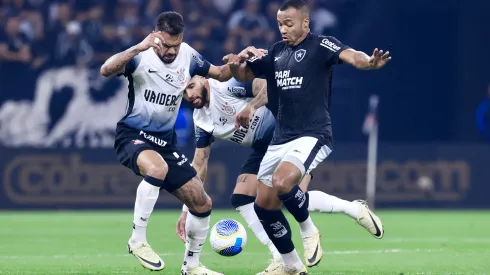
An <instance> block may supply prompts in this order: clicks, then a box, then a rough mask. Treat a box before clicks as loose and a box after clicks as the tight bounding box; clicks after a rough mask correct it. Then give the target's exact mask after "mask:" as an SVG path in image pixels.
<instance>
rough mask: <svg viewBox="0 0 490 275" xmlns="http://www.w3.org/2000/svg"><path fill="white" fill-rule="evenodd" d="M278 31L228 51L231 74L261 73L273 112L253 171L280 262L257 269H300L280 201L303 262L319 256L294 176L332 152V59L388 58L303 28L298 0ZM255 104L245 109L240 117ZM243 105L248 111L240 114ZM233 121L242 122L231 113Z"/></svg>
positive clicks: (364, 65)
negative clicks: (292, 222)
mask: <svg viewBox="0 0 490 275" xmlns="http://www.w3.org/2000/svg"><path fill="white" fill-rule="evenodd" d="M277 22H278V24H279V29H280V32H281V35H282V41H279V42H277V43H275V44H273V45H272V46H270V47H269V48H268V50H267V51H266V52H265V53H264V52H263V51H259V50H257V49H255V48H253V47H248V48H247V49H245V50H244V51H242V52H241V53H240V54H238V55H236V56H233V58H232V59H231V61H230V62H229V63H228V64H229V65H230V68H231V71H232V74H233V76H234V77H235V78H236V79H237V80H238V81H243V82H244V81H248V80H251V79H253V78H255V77H259V76H261V77H265V78H266V79H267V90H268V97H269V100H268V102H269V103H268V107H269V108H270V109H271V111H272V112H273V114H274V115H275V117H276V121H277V122H276V127H275V132H274V138H273V140H272V142H271V145H270V146H269V148H268V150H267V153H266V155H265V156H264V158H263V160H262V163H261V165H260V170H259V172H258V175H257V177H258V179H259V180H260V181H261V182H262V183H263V184H259V188H258V194H257V199H256V201H255V211H256V213H257V216H258V217H259V219H260V221H261V223H262V224H263V226H264V229H265V230H266V232H267V234H268V235H269V238H270V239H271V240H272V242H273V243H274V245H275V246H276V248H277V249H278V250H279V252H280V253H281V254H282V258H283V260H284V266H283V268H282V269H276V270H273V271H270V272H267V270H266V272H265V273H264V274H277V275H279V274H286V275H305V274H307V271H306V267H305V266H304V265H303V263H302V261H301V259H300V258H299V256H298V253H297V252H296V250H295V249H294V245H293V242H292V240H291V228H290V226H289V224H288V222H287V220H286V218H285V216H284V214H283V213H282V211H281V204H284V206H285V207H286V208H287V209H288V211H289V212H290V213H291V214H292V215H293V216H294V217H295V219H296V220H297V221H298V222H299V224H300V229H301V230H300V231H301V235H302V237H303V245H304V249H305V255H304V256H305V261H306V265H308V266H314V265H316V264H318V262H319V261H320V259H321V258H322V255H323V253H322V249H321V246H320V233H319V232H318V229H317V228H316V227H315V225H314V224H313V222H312V221H311V218H310V217H309V214H308V210H307V208H308V195H307V194H305V193H304V192H303V191H302V190H301V189H300V188H299V187H298V185H297V184H298V183H299V182H300V180H301V179H302V177H303V176H304V175H305V174H309V173H310V172H311V171H312V170H313V169H314V168H315V167H316V166H317V165H318V164H319V163H321V162H322V161H323V160H324V159H325V158H326V157H327V156H328V155H329V154H330V153H331V152H332V127H331V120H330V114H329V106H330V103H331V81H332V70H333V66H334V65H336V64H340V63H347V64H350V65H352V66H354V67H356V68H358V69H362V70H371V69H380V68H382V67H383V66H384V65H385V64H386V63H387V62H388V61H390V60H391V57H390V54H389V52H386V53H383V51H382V50H378V49H375V50H374V52H373V55H372V56H368V55H366V54H365V53H363V52H360V51H356V50H353V49H352V48H350V47H348V46H346V45H344V44H342V43H341V42H340V41H338V40H337V39H336V38H334V37H331V36H322V35H316V34H312V33H310V29H309V10H308V6H307V4H306V3H305V2H304V1H302V0H289V1H286V2H285V3H284V4H283V5H282V6H281V8H280V9H279V11H278V13H277ZM253 111H254V110H252V109H251V108H249V109H248V110H245V111H244V113H243V116H245V117H248V116H247V115H248V114H250V113H252V112H253ZM247 112H248V114H247ZM237 120H239V121H243V120H241V119H240V118H237ZM368 216H369V219H370V221H365V222H370V223H372V228H373V230H374V234H373V235H374V236H375V237H377V238H382V236H383V227H382V224H381V221H380V220H379V218H377V217H376V216H375V215H374V214H373V213H372V212H370V211H369V215H368Z"/></svg>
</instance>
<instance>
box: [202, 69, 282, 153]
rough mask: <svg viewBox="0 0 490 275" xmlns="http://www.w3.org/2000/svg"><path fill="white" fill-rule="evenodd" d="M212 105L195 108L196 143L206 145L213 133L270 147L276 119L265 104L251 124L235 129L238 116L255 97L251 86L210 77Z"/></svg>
mask: <svg viewBox="0 0 490 275" xmlns="http://www.w3.org/2000/svg"><path fill="white" fill-rule="evenodd" d="M208 82H209V87H210V91H209V93H210V94H209V105H208V106H204V107H203V108H201V109H195V110H194V124H195V126H196V143H197V147H198V148H202V147H206V146H208V145H209V144H211V142H212V137H216V138H219V139H224V140H229V141H232V142H235V143H237V144H240V145H242V146H246V147H254V148H259V147H260V148H264V149H265V148H267V146H268V145H269V143H270V141H271V140H272V135H273V133H274V125H275V119H274V117H273V115H272V113H271V112H270V111H269V109H267V108H266V107H265V106H263V107H260V108H259V109H257V110H256V111H255V113H254V116H253V118H252V121H251V122H250V125H249V126H248V127H241V129H240V130H238V131H235V118H236V115H237V114H238V113H240V111H242V110H243V109H244V108H245V107H246V106H247V104H248V103H249V102H250V101H251V100H252V96H253V93H252V87H251V85H247V84H245V83H240V82H237V81H236V80H235V79H231V80H229V81H227V82H219V81H217V80H214V79H208Z"/></svg>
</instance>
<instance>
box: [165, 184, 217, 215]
mask: <svg viewBox="0 0 490 275" xmlns="http://www.w3.org/2000/svg"><path fill="white" fill-rule="evenodd" d="M172 194H174V195H175V196H176V197H177V198H179V199H180V201H182V202H183V203H185V205H187V207H189V210H190V211H192V212H194V213H206V212H209V211H211V209H212V208H213V202H212V201H211V198H210V197H209V196H208V194H207V193H206V191H204V188H203V186H202V183H201V181H200V180H199V179H198V178H197V177H194V178H193V179H191V180H190V181H189V182H187V183H186V184H184V185H183V186H182V187H180V188H179V189H177V190H175V191H174V192H173V193H172Z"/></svg>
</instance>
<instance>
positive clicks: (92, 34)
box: [0, 0, 345, 86]
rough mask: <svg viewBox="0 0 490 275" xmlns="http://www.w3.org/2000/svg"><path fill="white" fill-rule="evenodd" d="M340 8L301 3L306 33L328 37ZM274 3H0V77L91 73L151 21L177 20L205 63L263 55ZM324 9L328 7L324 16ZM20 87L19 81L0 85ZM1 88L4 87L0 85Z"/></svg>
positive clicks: (333, 0) (270, 37)
mask: <svg viewBox="0 0 490 275" xmlns="http://www.w3.org/2000/svg"><path fill="white" fill-rule="evenodd" d="M343 1H345V0H329V1H321V0H309V4H310V5H311V6H312V8H313V10H314V12H313V13H312V16H311V17H312V25H311V26H312V29H313V30H314V31H315V32H326V31H329V32H331V31H333V30H334V29H335V28H336V25H337V18H336V16H335V14H334V12H332V11H331V10H332V9H335V6H336V5H338V4H339V3H340V2H343ZM280 3H281V2H280V1H279V0H278V1H275V0H269V1H266V0H263V1H260V0H242V1H240V0H103V1H101V0H0V70H1V75H2V80H3V79H4V78H5V76H6V75H8V74H24V75H25V76H26V77H28V75H30V76H34V77H35V73H36V72H38V71H40V70H42V69H46V68H51V67H61V66H73V65H76V66H85V67H91V66H99V65H100V64H101V63H102V62H103V61H104V60H105V59H106V58H108V57H109V56H111V55H112V54H114V53H116V52H118V51H121V50H123V49H125V48H128V47H130V46H132V45H134V44H136V43H138V42H139V41H140V40H141V39H142V38H143V37H145V36H146V35H147V34H148V33H149V32H150V31H152V29H153V26H154V22H155V19H156V17H157V15H158V14H159V13H160V12H162V11H166V10H175V11H177V12H180V13H181V14H182V15H183V16H184V20H185V24H186V31H185V41H186V42H187V43H189V44H190V45H191V46H193V47H194V48H195V49H196V50H197V51H199V52H201V53H202V54H203V55H204V56H205V57H206V58H207V59H208V60H209V61H211V62H213V63H215V64H220V62H221V58H222V56H223V55H225V54H226V53H229V52H237V51H238V50H240V49H241V48H243V47H244V46H248V45H255V46H259V47H266V46H267V45H270V44H271V43H273V42H274V41H276V40H278V39H279V38H280V36H279V32H278V30H277V23H276V19H275V18H276V12H277V10H278V7H279V5H280ZM329 5H330V6H331V7H330V8H329ZM6 80H7V81H17V82H21V83H10V84H11V85H14V86H15V85H16V84H17V85H21V84H23V83H26V79H22V78H20V80H19V79H17V80H15V79H14V78H8V79H6ZM4 84H5V83H4Z"/></svg>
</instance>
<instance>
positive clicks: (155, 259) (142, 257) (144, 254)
mask: <svg viewBox="0 0 490 275" xmlns="http://www.w3.org/2000/svg"><path fill="white" fill-rule="evenodd" d="M128 250H129V253H131V254H133V256H135V257H136V259H138V261H139V262H140V263H141V265H142V266H143V267H145V268H148V269H149V270H153V271H159V270H162V269H163V268H164V267H165V263H164V262H163V260H162V259H161V258H160V256H158V254H157V253H156V252H155V251H153V249H151V247H150V245H149V244H148V243H146V242H144V243H141V244H138V245H131V244H130V243H128Z"/></svg>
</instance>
